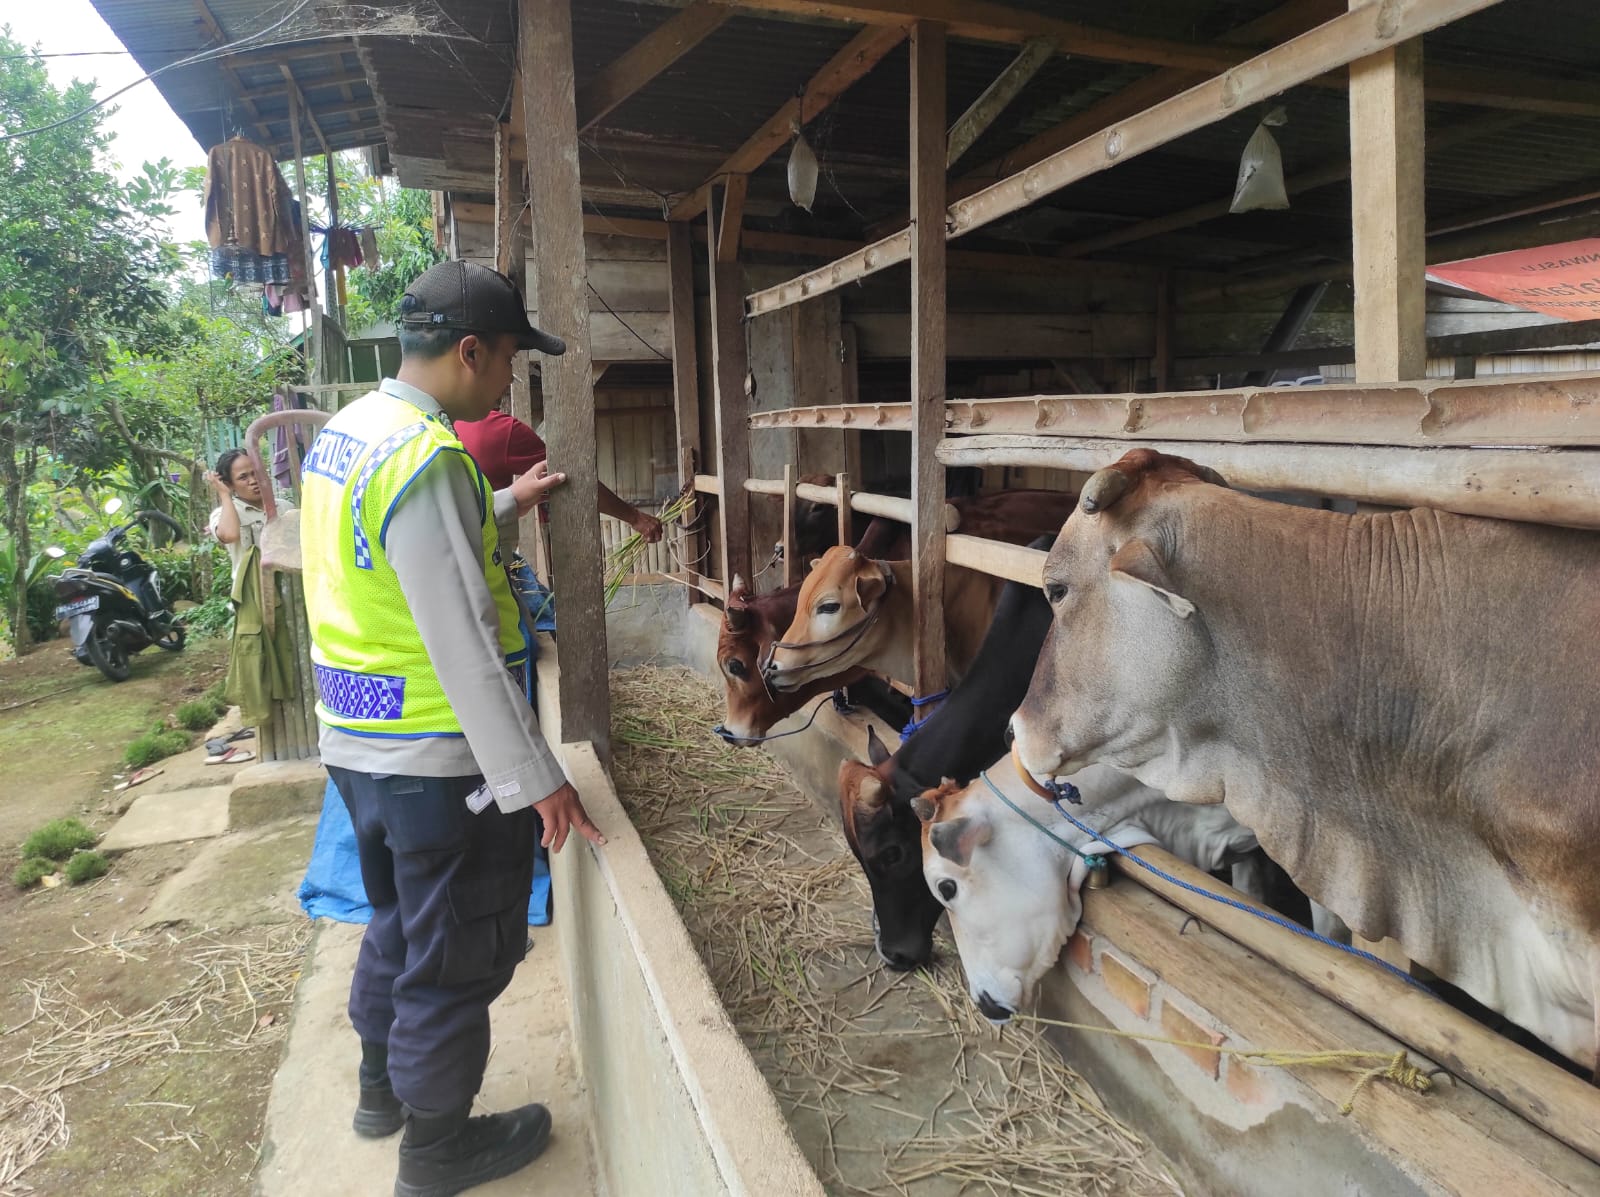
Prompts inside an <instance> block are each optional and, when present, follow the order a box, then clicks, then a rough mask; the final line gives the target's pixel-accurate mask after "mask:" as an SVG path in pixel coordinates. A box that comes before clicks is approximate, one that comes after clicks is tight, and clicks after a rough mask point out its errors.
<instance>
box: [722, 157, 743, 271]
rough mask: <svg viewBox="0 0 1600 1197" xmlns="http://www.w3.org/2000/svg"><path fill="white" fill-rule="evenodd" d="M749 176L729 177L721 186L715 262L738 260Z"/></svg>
mask: <svg viewBox="0 0 1600 1197" xmlns="http://www.w3.org/2000/svg"><path fill="white" fill-rule="evenodd" d="M749 190H750V176H749V175H729V176H728V177H727V179H726V180H725V181H724V183H723V185H722V217H721V219H719V220H718V221H717V250H716V255H717V261H719V262H736V261H738V260H739V235H740V234H741V233H742V232H743V231H744V201H745V196H746V195H747V194H748V193H749Z"/></svg>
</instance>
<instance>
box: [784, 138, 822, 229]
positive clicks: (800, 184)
mask: <svg viewBox="0 0 1600 1197" xmlns="http://www.w3.org/2000/svg"><path fill="white" fill-rule="evenodd" d="M789 198H790V199H791V200H793V201H794V205H795V207H797V208H803V209H805V210H806V211H807V212H809V211H811V204H812V201H813V200H815V199H816V198H817V156H816V154H815V153H813V152H812V150H811V146H810V144H809V143H808V142H807V141H806V135H805V134H804V133H802V132H800V130H799V128H798V127H796V129H795V136H794V148H793V149H791V150H790V151H789Z"/></svg>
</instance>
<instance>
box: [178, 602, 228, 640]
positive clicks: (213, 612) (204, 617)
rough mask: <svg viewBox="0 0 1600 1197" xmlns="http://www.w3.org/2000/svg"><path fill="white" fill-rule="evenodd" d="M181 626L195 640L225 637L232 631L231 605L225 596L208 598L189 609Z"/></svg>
mask: <svg viewBox="0 0 1600 1197" xmlns="http://www.w3.org/2000/svg"><path fill="white" fill-rule="evenodd" d="M183 626H184V627H186V628H188V629H189V635H190V636H192V637H195V638H197V639H198V638H199V637H202V636H225V635H227V634H228V633H229V632H230V631H232V630H233V604H232V603H230V602H229V601H228V599H227V596H226V595H224V596H223V597H222V598H208V599H207V600H206V601H205V602H203V603H201V604H200V605H199V606H198V607H191V608H190V609H189V611H188V613H187V615H186V616H185V618H184V621H183Z"/></svg>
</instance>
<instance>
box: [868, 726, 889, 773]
mask: <svg viewBox="0 0 1600 1197" xmlns="http://www.w3.org/2000/svg"><path fill="white" fill-rule="evenodd" d="M888 759H889V750H888V748H886V747H884V743H883V741H882V740H880V739H878V729H877V728H875V727H872V726H870V725H869V726H868V727H867V760H869V761H871V762H872V764H873V765H874V766H877V765H881V764H883V762H884V761H886V760H888Z"/></svg>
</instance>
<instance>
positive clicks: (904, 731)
mask: <svg viewBox="0 0 1600 1197" xmlns="http://www.w3.org/2000/svg"><path fill="white" fill-rule="evenodd" d="M909 697H910V702H911V709H912V711H913V714H912V716H911V718H910V719H909V720H908V721H907V722H906V725H905V726H904V727H902V728H901V729H900V735H901V737H902V738H904V737H906V736H909V735H912V734H913V733H915V732H916V731H917V730H918V729H919V728H921V727H922V726H924V725H925V724H926V723H927V722H928V720H929V719H932V718H933V716H932V715H927V716H925V717H923V718H921V719H918V718H917V716H916V714H915V712H916V711H918V710H920V709H921V708H923V707H925V706H929V705H930V704H932V703H936V702H943V701H944V700H945V699H947V698H949V697H950V690H949V688H948V687H946V688H945V689H943V690H940V691H939V693H937V694H930V695H928V697H926V698H918V697H917V696H916V695H915V694H913V695H910V696H909Z"/></svg>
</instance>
